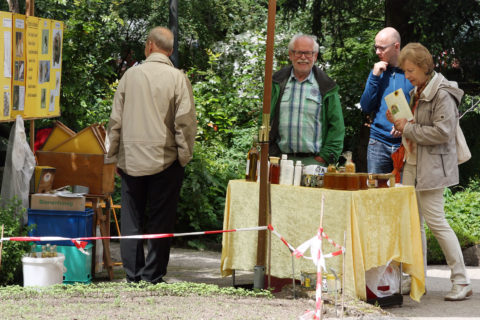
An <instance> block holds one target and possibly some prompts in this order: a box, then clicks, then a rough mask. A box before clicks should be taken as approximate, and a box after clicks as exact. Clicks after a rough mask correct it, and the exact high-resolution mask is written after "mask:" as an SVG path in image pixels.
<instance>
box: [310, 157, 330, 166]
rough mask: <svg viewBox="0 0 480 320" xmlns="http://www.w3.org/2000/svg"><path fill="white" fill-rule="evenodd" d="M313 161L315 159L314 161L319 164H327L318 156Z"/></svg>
mask: <svg viewBox="0 0 480 320" xmlns="http://www.w3.org/2000/svg"><path fill="white" fill-rule="evenodd" d="M313 159H315V160H316V161H318V162H320V163H321V164H327V163H326V162H325V160H323V158H322V157H320V156H315V157H314V158H313Z"/></svg>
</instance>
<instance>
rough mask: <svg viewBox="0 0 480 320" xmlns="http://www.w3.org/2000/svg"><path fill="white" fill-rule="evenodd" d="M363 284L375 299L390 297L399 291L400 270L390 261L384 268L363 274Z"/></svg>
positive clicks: (373, 269) (372, 269) (370, 270)
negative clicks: (365, 284) (364, 283)
mask: <svg viewBox="0 0 480 320" xmlns="http://www.w3.org/2000/svg"><path fill="white" fill-rule="evenodd" d="M365 282H366V283H367V287H368V289H370V291H372V292H373V293H374V294H375V295H376V296H377V297H379V298H383V297H388V296H391V295H393V294H394V293H397V292H398V291H399V286H400V268H399V267H398V265H396V264H391V263H390V261H389V262H388V263H387V264H386V265H384V266H380V267H376V268H371V269H369V270H367V271H366V272H365Z"/></svg>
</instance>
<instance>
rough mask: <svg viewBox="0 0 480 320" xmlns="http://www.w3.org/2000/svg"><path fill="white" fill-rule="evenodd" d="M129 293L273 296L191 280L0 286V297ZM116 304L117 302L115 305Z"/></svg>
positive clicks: (50, 296)
mask: <svg viewBox="0 0 480 320" xmlns="http://www.w3.org/2000/svg"><path fill="white" fill-rule="evenodd" d="M129 293H138V294H142V293H147V294H148V296H150V297H154V296H179V297H182V296H186V297H189V296H220V295H226V296H237V297H256V298H268V299H271V298H273V295H272V294H271V292H270V291H268V290H258V289H257V290H245V289H242V288H239V289H235V288H233V287H226V288H220V287H218V286H217V285H213V284H205V283H192V282H175V283H169V284H166V283H159V284H151V283H148V282H140V283H131V284H130V283H125V282H101V283H97V284H93V283H92V284H80V283H77V284H68V285H65V284H56V285H53V286H50V287H45V288H42V290H38V288H30V287H26V288H22V287H19V286H10V287H3V288H2V287H0V300H6V299H8V300H12V299H14V300H18V299H42V298H50V299H51V298H52V297H58V296H61V297H70V298H89V299H92V298H96V299H102V298H104V299H111V298H118V299H123V298H124V297H125V295H126V294H129ZM119 306H120V304H119Z"/></svg>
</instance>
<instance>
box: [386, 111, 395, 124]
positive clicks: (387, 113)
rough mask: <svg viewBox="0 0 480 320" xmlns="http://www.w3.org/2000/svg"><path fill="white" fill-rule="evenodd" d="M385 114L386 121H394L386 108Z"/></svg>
mask: <svg viewBox="0 0 480 320" xmlns="http://www.w3.org/2000/svg"><path fill="white" fill-rule="evenodd" d="M385 116H386V117H387V120H388V121H390V122H391V123H395V119H394V118H393V115H392V113H391V112H390V110H388V109H387V112H386V113H385Z"/></svg>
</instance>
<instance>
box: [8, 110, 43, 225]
mask: <svg viewBox="0 0 480 320" xmlns="http://www.w3.org/2000/svg"><path fill="white" fill-rule="evenodd" d="M34 170H35V156H34V155H33V152H32V150H31V149H30V146H29V144H28V142H27V136H26V134H25V127H24V125H23V118H22V117H21V116H20V115H17V119H16V121H15V124H14V125H13V126H12V129H11V131H10V138H9V140H8V148H7V157H6V159H5V168H4V171H3V180H2V192H1V198H2V205H5V203H7V202H9V201H10V200H12V199H13V198H14V197H16V198H17V199H19V200H21V202H22V206H23V207H24V208H28V194H29V191H30V179H31V177H32V174H33V172H34ZM20 218H21V219H22V222H23V224H27V212H26V211H25V212H24V213H23V216H22V217H20Z"/></svg>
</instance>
